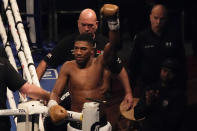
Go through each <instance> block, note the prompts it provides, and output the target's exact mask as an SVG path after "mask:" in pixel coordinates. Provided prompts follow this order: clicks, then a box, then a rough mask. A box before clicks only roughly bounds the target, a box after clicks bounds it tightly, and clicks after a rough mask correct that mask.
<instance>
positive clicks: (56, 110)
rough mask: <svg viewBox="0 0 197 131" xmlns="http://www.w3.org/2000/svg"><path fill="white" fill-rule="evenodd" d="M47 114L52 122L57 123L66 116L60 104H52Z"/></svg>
mask: <svg viewBox="0 0 197 131" xmlns="http://www.w3.org/2000/svg"><path fill="white" fill-rule="evenodd" d="M49 115H50V117H51V120H52V122H53V123H55V124H57V123H60V122H61V121H63V120H64V119H65V118H66V117H67V116H68V113H67V111H66V110H65V109H64V107H62V106H60V105H54V106H51V107H50V108H49Z"/></svg>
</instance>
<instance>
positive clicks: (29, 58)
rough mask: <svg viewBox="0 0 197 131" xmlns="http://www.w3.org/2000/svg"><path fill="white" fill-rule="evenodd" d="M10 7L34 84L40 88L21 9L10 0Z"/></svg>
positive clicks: (13, 0) (14, 1) (14, 0)
mask: <svg viewBox="0 0 197 131" xmlns="http://www.w3.org/2000/svg"><path fill="white" fill-rule="evenodd" d="M3 1H8V0H3ZM10 6H11V8H12V12H13V15H14V18H15V22H16V23H17V25H16V26H17V29H18V34H19V36H20V40H21V43H22V46H23V48H24V53H25V57H26V60H27V63H28V65H29V71H30V74H31V77H32V81H33V84H35V85H37V86H39V87H40V83H39V80H38V77H37V74H36V69H35V66H34V62H33V58H32V56H31V51H30V48H29V43H28V40H27V36H26V33H25V30H24V26H23V24H22V19H21V16H20V12H19V8H18V5H17V2H16V0H10Z"/></svg>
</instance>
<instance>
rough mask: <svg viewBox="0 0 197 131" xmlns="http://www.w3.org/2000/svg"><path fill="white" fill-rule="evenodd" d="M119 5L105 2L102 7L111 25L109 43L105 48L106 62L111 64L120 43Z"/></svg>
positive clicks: (102, 11)
mask: <svg viewBox="0 0 197 131" xmlns="http://www.w3.org/2000/svg"><path fill="white" fill-rule="evenodd" d="M118 10H119V7H118V6H116V5H112V4H104V6H103V7H102V8H101V13H102V14H103V16H104V17H106V18H107V22H108V27H109V43H107V44H106V46H105V48H104V58H103V59H104V60H103V61H104V64H105V65H109V66H110V63H111V62H112V61H113V58H114V56H116V53H117V50H118V48H117V47H118V46H119V44H120V34H119V25H120V23H119V18H118Z"/></svg>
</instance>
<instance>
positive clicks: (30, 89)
mask: <svg viewBox="0 0 197 131" xmlns="http://www.w3.org/2000/svg"><path fill="white" fill-rule="evenodd" d="M19 91H20V92H21V93H24V94H26V95H27V96H29V97H31V98H33V99H41V100H46V101H48V100H49V96H50V93H49V92H47V91H45V90H44V89H42V88H40V87H38V86H36V85H33V84H29V83H28V82H26V83H25V84H24V85H23V86H22V87H21V88H20V90H19Z"/></svg>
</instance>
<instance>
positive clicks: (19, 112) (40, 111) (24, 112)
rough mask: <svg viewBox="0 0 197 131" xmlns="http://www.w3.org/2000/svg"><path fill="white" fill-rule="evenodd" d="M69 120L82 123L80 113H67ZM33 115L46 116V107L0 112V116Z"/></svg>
mask: <svg viewBox="0 0 197 131" xmlns="http://www.w3.org/2000/svg"><path fill="white" fill-rule="evenodd" d="M67 113H68V117H67V119H69V120H79V121H82V118H83V117H82V116H83V115H82V113H79V112H74V111H67ZM27 114H28V115H34V114H45V115H48V107H47V106H34V107H30V108H19V109H4V110H0V116H10V115H14V116H19V115H27Z"/></svg>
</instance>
